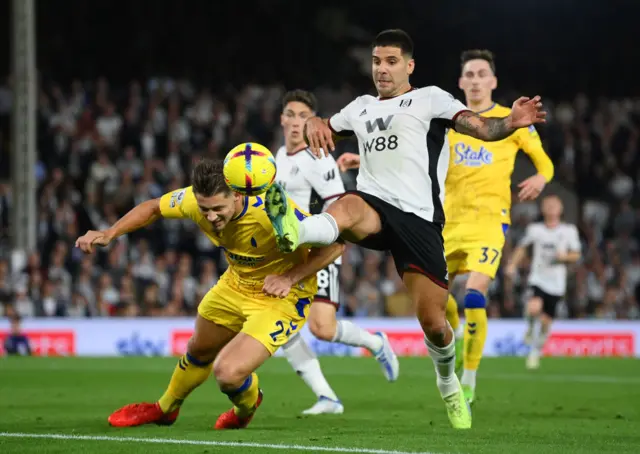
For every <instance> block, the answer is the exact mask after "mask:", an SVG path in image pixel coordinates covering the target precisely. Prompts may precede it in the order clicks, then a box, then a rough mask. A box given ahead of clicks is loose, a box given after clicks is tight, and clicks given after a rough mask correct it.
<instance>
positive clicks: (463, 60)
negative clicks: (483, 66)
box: [460, 49, 496, 74]
mask: <svg viewBox="0 0 640 454" xmlns="http://www.w3.org/2000/svg"><path fill="white" fill-rule="evenodd" d="M470 60H484V61H486V62H487V63H489V66H490V67H491V71H493V74H495V73H496V62H495V57H494V56H493V52H491V51H490V50H487V49H471V50H465V51H464V52H462V53H461V54H460V67H461V68H464V65H466V64H467V62H468V61H470Z"/></svg>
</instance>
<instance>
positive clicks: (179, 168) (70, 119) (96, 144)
mask: <svg viewBox="0 0 640 454" xmlns="http://www.w3.org/2000/svg"><path fill="white" fill-rule="evenodd" d="M9 85H10V81H9V82H7V84H5V85H4V86H2V87H0V122H1V123H0V127H1V129H0V162H3V163H5V164H6V163H7V162H8V160H9V146H8V132H9V130H8V126H9V121H8V118H9V114H10V110H11V102H12V100H11V90H10V86H9ZM283 92H284V89H283V87H281V86H277V85H274V86H257V85H248V86H246V87H245V88H244V89H243V90H241V91H239V92H234V91H232V90H225V91H223V92H221V93H213V92H211V91H210V90H208V89H201V88H196V87H195V86H193V85H192V84H190V83H189V82H188V81H185V80H180V81H177V80H169V79H152V80H149V81H147V82H146V83H145V84H141V83H138V82H132V83H130V84H129V85H128V86H127V87H112V86H110V85H109V82H108V81H107V80H105V79H98V80H96V81H95V82H91V83H83V82H80V81H75V82H73V84H72V85H71V86H70V87H62V86H59V85H55V84H50V85H47V86H45V87H43V88H42V90H41V92H40V94H39V98H38V109H37V115H38V127H37V134H38V135H37V137H38V139H37V150H38V163H37V169H36V175H37V181H38V195H37V203H38V223H37V241H38V247H37V250H36V251H32V252H31V253H30V255H29V257H28V263H27V266H26V267H24V269H17V270H15V269H11V267H10V265H9V254H10V241H9V230H8V228H9V210H10V207H11V186H10V183H9V180H8V174H4V175H2V176H1V178H3V179H4V181H2V183H1V184H0V315H2V314H3V313H9V312H17V313H18V314H20V315H21V316H24V317H31V316H46V317H53V316H71V317H88V316H136V315H145V316H175V315H181V314H193V313H195V311H196V305H197V303H198V301H199V299H200V297H201V296H202V295H203V294H204V293H205V292H206V291H207V290H208V289H209V288H210V287H211V286H212V285H213V284H214V283H215V282H216V280H217V279H218V276H220V274H221V273H222V272H223V271H224V269H225V267H226V263H225V260H224V256H223V255H222V254H221V253H220V251H219V250H218V249H217V248H215V247H214V246H213V245H212V244H211V243H210V242H209V241H208V240H207V238H206V237H205V236H204V235H203V234H201V233H200V232H199V231H198V229H197V228H195V226H194V225H192V224H190V223H189V222H181V221H175V220H171V221H164V220H162V221H159V222H157V223H156V224H155V225H153V226H152V227H149V228H147V229H145V230H143V231H142V232H138V233H135V234H131V235H129V236H127V237H122V238H120V239H118V240H117V241H115V242H114V243H113V244H112V245H111V246H110V247H109V248H108V249H105V250H102V251H100V252H98V253H97V254H94V255H92V256H87V255H83V254H82V253H81V252H80V251H79V250H78V249H76V248H74V247H73V245H74V241H75V239H76V238H77V237H78V236H79V235H80V234H82V233H84V231H86V230H87V229H90V228H91V229H103V228H106V227H107V226H109V225H111V224H112V223H113V222H114V221H115V220H116V219H117V218H118V217H119V216H121V215H122V214H124V213H125V212H126V211H127V210H128V209H130V208H131V207H132V206H133V205H134V204H137V203H140V202H142V201H144V200H147V199H149V198H154V197H159V196H160V195H162V194H163V193H165V192H168V191H170V190H173V189H176V188H179V187H182V186H186V185H188V184H189V171H190V167H191V165H192V163H193V162H194V161H197V160H198V159H200V158H201V157H204V156H207V157H223V156H224V154H225V153H226V151H227V150H229V149H230V148H231V147H233V146H234V145H236V144H237V143H240V142H242V141H249V140H251V141H256V142H260V143H263V144H265V145H268V146H270V147H271V149H272V150H275V149H277V148H278V147H279V145H280V143H281V142H282V135H281V130H280V127H279V114H280V98H281V96H282V94H283ZM355 94H356V93H355V92H354V90H353V89H352V88H351V87H349V86H346V85H345V86H343V87H341V88H338V89H318V90H316V95H317V96H318V99H319V103H320V106H321V107H322V111H323V113H325V114H330V113H332V112H335V111H337V110H338V109H339V108H340V107H342V106H344V105H345V104H347V103H348V102H349V101H350V100H351V99H352V98H353V97H354V95H355ZM545 102H546V105H547V108H548V110H549V112H550V119H549V123H548V125H547V126H546V127H544V128H543V129H542V130H541V135H542V136H543V139H544V143H545V149H546V150H547V152H548V153H549V154H550V156H551V157H552V159H553V161H554V163H555V165H556V177H555V178H556V180H557V181H560V182H562V184H563V185H564V186H565V187H566V188H567V189H569V190H571V191H574V192H575V193H576V194H577V195H578V197H579V204H580V219H579V227H580V232H581V235H582V241H583V259H582V260H581V261H580V262H579V264H578V265H577V266H576V267H575V269H574V273H572V274H573V278H572V280H571V287H570V290H569V293H568V296H567V299H566V301H565V302H564V304H563V305H561V306H560V312H561V314H559V315H560V316H564V317H572V318H585V317H594V318H601V319H602V318H604V319H626V318H640V309H639V305H638V301H640V247H639V244H640V243H639V241H640V208H638V209H636V208H635V207H636V206H638V207H640V205H639V204H638V201H639V196H640V185H638V184H636V183H635V181H640V178H639V177H640V153H639V152H640V142H639V133H640V100H635V101H633V100H629V99H626V100H606V99H598V100H594V99H590V98H587V97H586V96H583V95H580V96H578V97H577V98H576V99H575V100H573V101H571V102H563V103H558V104H555V103H552V102H549V101H548V100H545ZM506 104H509V103H506ZM354 147H355V143H353V142H351V143H349V142H346V143H341V144H340V145H339V149H338V151H337V152H338V153H341V152H344V151H346V150H349V151H355V150H354ZM5 164H3V165H2V167H3V168H5V169H8V168H9V166H8V165H5ZM342 177H343V179H344V181H345V184H346V186H347V187H348V188H350V187H353V186H354V185H355V173H352V172H348V173H345V174H343V175H342ZM0 181H1V180H0ZM532 220H533V219H532V217H531V216H527V215H526V214H518V215H514V219H513V225H512V228H511V229H510V231H509V233H508V244H509V245H510V246H511V247H512V246H513V245H514V244H515V243H517V241H518V240H519V238H521V237H522V235H523V233H524V230H525V228H526V225H527V224H528V223H529V222H531V221H532ZM509 249H510V247H507V249H506V250H505V254H504V257H503V262H504V261H506V260H508V258H509V253H508V251H509ZM525 278H526V267H525V269H523V270H522V272H521V274H520V276H519V278H517V279H516V280H515V282H510V281H508V280H505V279H504V278H503V276H502V274H501V273H499V275H498V276H497V279H496V280H495V281H494V283H493V285H492V288H491V293H490V297H491V302H490V304H489V311H488V312H489V314H490V316H491V317H521V316H522V309H523V299H524V292H525V289H526V285H525V284H526V281H525ZM341 290H342V298H341V302H342V307H341V309H340V311H341V314H342V315H344V316H368V317H372V316H383V315H387V316H407V315H411V314H412V313H413V308H412V307H411V302H410V299H409V297H408V295H407V294H406V292H405V289H404V287H403V284H402V282H401V280H400V279H399V277H398V275H397V273H396V271H395V267H394V266H393V263H392V262H391V259H390V258H389V257H387V256H385V255H384V254H380V253H377V252H374V251H365V250H363V249H361V248H358V247H355V246H352V245H349V246H348V248H347V251H346V253H345V259H344V262H343V267H342V289H341ZM453 290H454V292H455V291H457V289H453Z"/></svg>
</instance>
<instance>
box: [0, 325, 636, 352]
mask: <svg viewBox="0 0 640 454" xmlns="http://www.w3.org/2000/svg"><path fill="white" fill-rule="evenodd" d="M353 321H354V322H355V323H357V324H358V325H359V326H362V327H363V328H365V329H368V330H370V331H385V332H386V333H387V335H388V336H389V340H390V341H391V343H392V344H393V347H394V348H395V350H396V352H397V353H398V354H399V355H401V356H424V355H427V350H426V347H425V345H424V342H423V338H422V331H421V330H420V327H419V325H418V323H417V321H416V320H415V319H389V318H387V319H381V318H368V319H354V320H353ZM193 322H194V321H193V319H192V318H158V319H150V318H131V319H125V318H104V319H101V318H95V319H72V318H55V319H27V320H25V321H24V323H23V331H24V332H25V333H26V334H27V335H28V337H29V338H30V341H31V344H32V348H33V350H34V353H35V354H36V355H51V356H54V355H58V356H73V355H77V356H126V355H144V356H170V355H180V354H182V353H183V352H184V351H185V348H186V345H187V341H188V340H189V337H190V336H191V332H192V330H193ZM525 328H526V326H525V322H524V321H523V320H497V319H496V320H490V321H489V334H488V338H487V342H486V344H485V352H484V354H485V356H522V355H525V354H526V353H527V351H528V347H527V346H526V345H525V343H524V331H525ZM8 329H9V324H8V322H7V321H6V319H4V320H0V346H1V345H3V344H4V342H2V340H3V339H4V337H5V336H6V335H7V331H8ZM302 335H303V336H304V337H305V338H306V340H307V341H308V342H309V345H310V346H311V348H312V349H313V350H314V351H315V352H316V353H317V354H318V355H333V356H361V355H365V354H367V352H365V351H363V350H362V349H359V348H354V347H349V346H345V345H341V344H333V343H329V342H323V341H319V340H317V339H315V338H314V337H313V336H312V335H311V334H310V333H309V331H308V329H307V328H306V327H305V328H303V330H302ZM0 348H2V347H0ZM544 354H545V355H547V356H620V357H624V356H626V357H638V356H640V322H638V321H589V320H586V321H558V322H556V323H555V324H554V327H553V332H552V334H551V336H550V338H549V341H548V342H547V344H546V346H545V348H544Z"/></svg>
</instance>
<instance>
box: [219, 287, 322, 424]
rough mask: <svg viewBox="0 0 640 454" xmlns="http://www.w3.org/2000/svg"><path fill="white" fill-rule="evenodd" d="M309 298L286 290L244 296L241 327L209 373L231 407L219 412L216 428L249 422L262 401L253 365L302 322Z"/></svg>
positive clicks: (266, 357) (255, 367)
mask: <svg viewBox="0 0 640 454" xmlns="http://www.w3.org/2000/svg"><path fill="white" fill-rule="evenodd" d="M310 304H311V302H310V299H309V298H303V299H298V298H297V297H296V296H295V295H294V294H290V295H289V296H288V297H287V298H284V299H279V300H275V299H270V298H266V297H265V298H259V297H256V298H255V299H249V298H245V299H244V300H243V301H242V312H243V314H244V315H245V316H246V321H245V322H244V324H243V326H242V331H241V332H240V333H239V334H238V335H237V336H236V337H235V338H234V339H233V340H232V341H231V342H229V343H228V344H227V345H226V346H225V347H224V348H223V349H222V351H221V352H220V354H219V355H218V357H217V358H216V361H215V362H214V365H213V373H214V375H215V377H216V381H217V382H218V386H219V387H220V390H221V391H222V392H223V393H225V394H226V395H227V396H228V397H229V399H230V400H231V402H233V407H232V408H231V409H230V410H229V411H227V412H225V413H223V414H222V415H220V417H219V418H218V420H217V421H216V425H215V428H216V429H241V428H244V427H246V426H247V425H248V424H249V422H251V420H252V418H253V416H254V414H255V411H256V409H257V408H258V406H259V405H260V403H261V402H262V391H261V390H260V389H259V387H258V375H257V374H256V373H255V371H256V369H258V367H260V365H262V363H264V361H266V360H267V359H268V358H269V357H271V356H272V355H273V354H274V353H275V352H276V351H277V350H278V348H280V347H281V346H283V345H284V344H286V343H287V342H288V341H289V339H290V338H291V336H294V335H296V334H298V333H299V332H300V330H301V329H302V327H303V326H304V324H305V322H306V318H307V315H308V312H309V306H310Z"/></svg>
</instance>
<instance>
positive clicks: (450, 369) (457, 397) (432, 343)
mask: <svg viewBox="0 0 640 454" xmlns="http://www.w3.org/2000/svg"><path fill="white" fill-rule="evenodd" d="M403 282H404V283H405V285H406V286H407V289H408V290H409V294H410V295H411V298H412V300H413V301H414V303H415V305H416V314H417V317H418V321H419V322H420V326H421V327H422V330H423V331H424V333H425V343H426V345H427V349H428V350H429V356H431V359H432V360H433V363H434V366H435V370H436V375H437V386H438V389H439V391H440V394H441V396H442V398H443V400H444V402H445V405H446V408H447V413H448V416H449V420H450V421H451V424H452V425H453V427H454V428H456V429H467V428H470V427H471V413H470V411H469V408H468V406H467V403H466V402H465V399H464V395H463V393H462V387H461V385H460V382H459V380H458V377H457V376H456V373H455V339H454V336H453V330H452V329H451V326H450V325H449V323H448V322H447V319H446V315H445V309H446V304H447V297H448V290H447V289H446V288H443V287H442V286H440V285H438V284H436V283H435V282H433V281H432V280H431V279H430V278H429V277H427V276H425V275H423V274H420V273H418V272H414V271H408V272H405V273H404V275H403Z"/></svg>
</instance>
